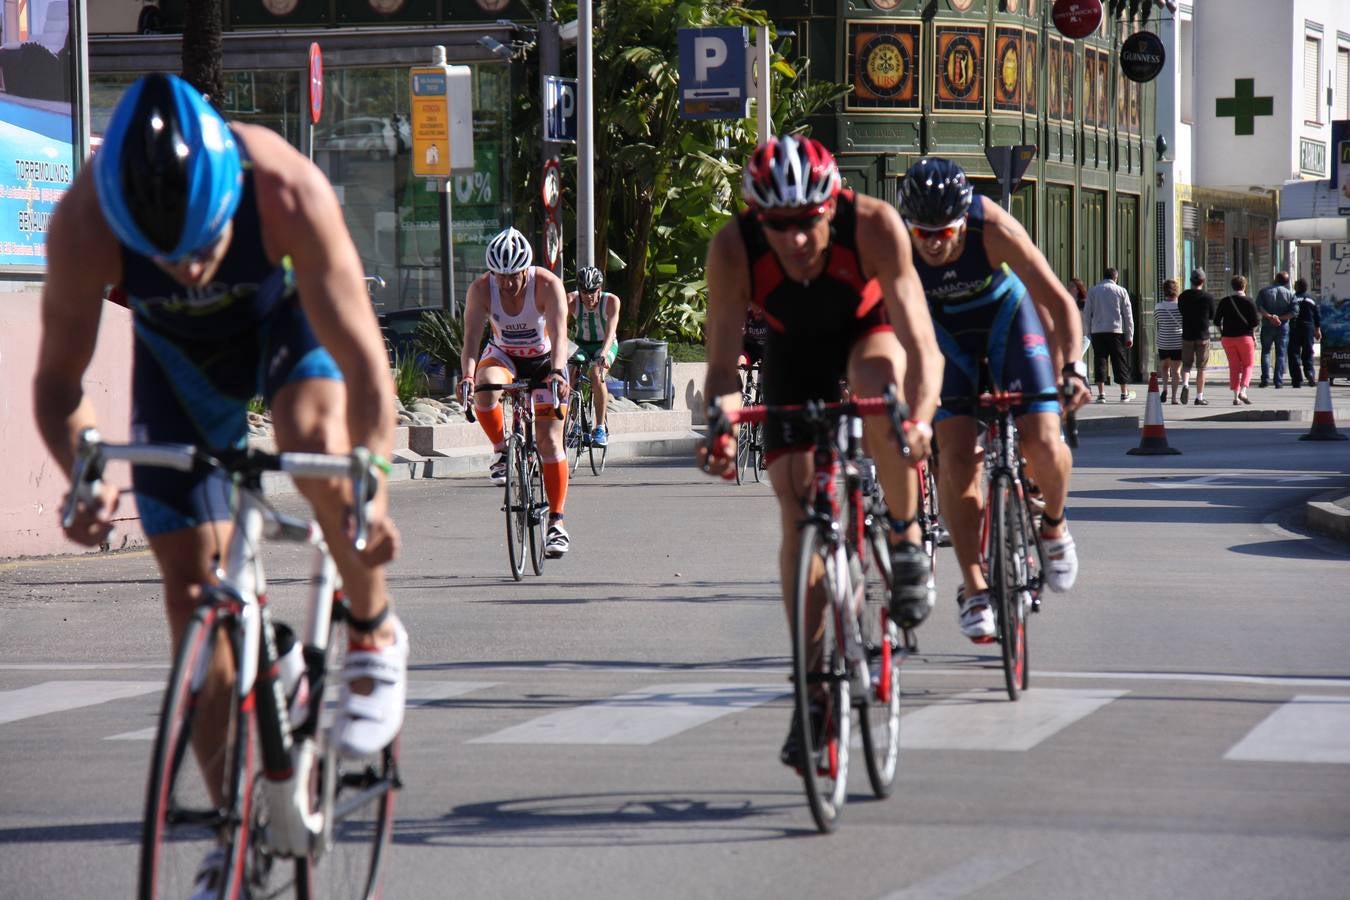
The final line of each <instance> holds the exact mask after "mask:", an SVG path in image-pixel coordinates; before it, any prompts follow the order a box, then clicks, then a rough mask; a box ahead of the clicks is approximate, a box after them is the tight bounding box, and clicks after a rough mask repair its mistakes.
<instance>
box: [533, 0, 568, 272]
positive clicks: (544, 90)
mask: <svg viewBox="0 0 1350 900" xmlns="http://www.w3.org/2000/svg"><path fill="white" fill-rule="evenodd" d="M538 40H539V98H540V100H541V101H542V100H543V98H544V97H546V96H548V79H549V76H550V75H560V74H561V72H560V71H559V67H560V64H559V58H560V57H561V55H562V49H561V46H560V45H561V43H562V41H561V38H560V37H559V36H558V23H557V22H555V21H553V0H545V3H544V18H543V21H541V22H540V23H539V37H538ZM557 158H558V143H557V141H550V140H545V141H544V142H543V153H542V159H541V160H540V166H539V171H540V172H541V173H542V172H543V171H544V166H545V165H546V164H547V163H548V161H549V160H551V159H557ZM558 207H559V208H558V217H559V219H561V218H562V201H561V199H559V201H558ZM542 221H543V228H542V229H541V230H540V235H541V240H547V233H548V219H547V217H544V218H543V219H542ZM566 255H567V254H566V253H562V252H560V253H559V254H558V265H557V266H556V267H552V271H553V273H554V274H558V273H559V272H561V271H562V269H563V264H562V263H563V258H564V257H565V256H566Z"/></svg>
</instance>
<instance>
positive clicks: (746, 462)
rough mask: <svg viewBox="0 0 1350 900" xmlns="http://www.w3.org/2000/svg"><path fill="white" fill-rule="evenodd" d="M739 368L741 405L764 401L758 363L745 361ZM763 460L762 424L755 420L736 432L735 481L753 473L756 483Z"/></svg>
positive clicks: (743, 480) (754, 404)
mask: <svg viewBox="0 0 1350 900" xmlns="http://www.w3.org/2000/svg"><path fill="white" fill-rule="evenodd" d="M740 369H741V384H742V387H741V406H743V407H745V406H758V405H760V404H761V403H763V402H764V391H763V388H762V386H761V384H760V368H759V363H757V362H755V363H747V364H745V365H742V366H741V367H740ZM765 465H766V464H765V461H764V425H763V424H762V423H759V422H756V423H754V424H753V425H746V427H744V428H741V429H739V430H738V431H737V432H736V483H737V484H744V483H745V480H746V479H747V478H749V477H750V473H752V472H753V473H754V476H755V483H756V484H758V483H759V481H760V479H761V476H760V472H761V471H763V470H764V468H765Z"/></svg>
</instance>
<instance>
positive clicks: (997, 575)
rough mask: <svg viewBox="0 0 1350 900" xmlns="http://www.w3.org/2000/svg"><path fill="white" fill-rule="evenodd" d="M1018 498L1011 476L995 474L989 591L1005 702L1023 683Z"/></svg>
mask: <svg viewBox="0 0 1350 900" xmlns="http://www.w3.org/2000/svg"><path fill="white" fill-rule="evenodd" d="M1019 502H1020V501H1019V499H1018V496H1017V493H1016V489H1015V488H1014V485H1013V481H1012V477H1011V476H1009V475H1007V474H1006V473H999V474H996V475H995V476H994V478H993V481H992V482H991V485H990V508H989V559H990V569H991V571H990V577H989V590H990V593H991V594H992V595H993V597H992V598H991V599H992V600H993V601H994V615H995V616H997V617H998V639H999V642H1000V643H1001V644H1002V646H1003V681H1004V684H1005V685H1006V686H1007V688H1008V699H1009V700H1016V699H1017V698H1018V697H1019V696H1021V693H1022V690H1023V688H1025V687H1026V683H1027V670H1026V663H1027V658H1026V641H1027V630H1026V614H1027V609H1026V603H1024V602H1023V595H1024V593H1025V592H1024V590H1023V588H1024V585H1025V582H1024V580H1022V579H1019V578H1018V573H1019V572H1022V573H1025V571H1026V552H1027V547H1026V542H1025V540H1024V538H1025V535H1024V534H1023V531H1022V528H1021V522H1020V514H1019V512H1018V509H1017V505H1018V503H1019Z"/></svg>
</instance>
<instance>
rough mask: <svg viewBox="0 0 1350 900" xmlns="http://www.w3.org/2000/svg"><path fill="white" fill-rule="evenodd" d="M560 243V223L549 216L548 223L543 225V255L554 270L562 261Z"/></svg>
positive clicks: (556, 269)
mask: <svg viewBox="0 0 1350 900" xmlns="http://www.w3.org/2000/svg"><path fill="white" fill-rule="evenodd" d="M562 245H563V236H562V225H561V224H559V222H558V220H557V219H555V218H553V216H549V218H548V224H547V225H545V226H544V257H545V259H546V261H547V262H548V267H549V269H551V270H552V271H554V272H556V271H558V263H559V262H561V261H562Z"/></svg>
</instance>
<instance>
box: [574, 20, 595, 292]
mask: <svg viewBox="0 0 1350 900" xmlns="http://www.w3.org/2000/svg"><path fill="white" fill-rule="evenodd" d="M594 76H595V73H594V70H593V68H592V64H591V0H581V2H579V3H578V4H577V94H578V97H577V102H578V109H577V268H580V267H582V266H593V265H595V116H594V112H595V107H594V97H595V91H594V90H593V87H594V84H595V77H594Z"/></svg>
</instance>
